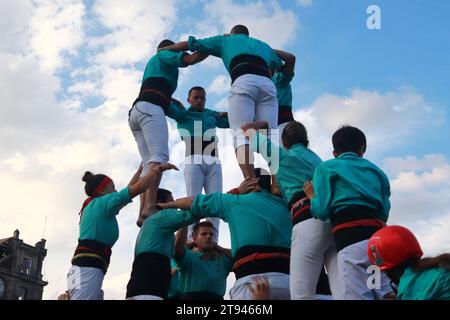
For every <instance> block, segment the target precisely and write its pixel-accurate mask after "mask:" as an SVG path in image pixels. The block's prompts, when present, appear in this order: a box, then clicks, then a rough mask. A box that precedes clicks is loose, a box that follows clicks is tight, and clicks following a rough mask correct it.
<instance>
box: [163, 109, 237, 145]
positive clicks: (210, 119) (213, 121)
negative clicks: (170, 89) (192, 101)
mask: <svg viewBox="0 0 450 320" xmlns="http://www.w3.org/2000/svg"><path fill="white" fill-rule="evenodd" d="M167 116H168V117H169V118H172V119H174V120H175V121H176V122H177V128H178V131H179V132H180V136H181V137H203V135H204V133H205V132H206V131H207V130H210V131H208V133H207V135H208V138H209V137H216V131H215V129H216V127H217V128H229V127H230V124H229V123H228V117H219V112H217V111H214V110H211V109H206V108H205V109H204V110H203V111H197V110H196V109H195V108H194V107H192V106H190V107H189V108H188V109H187V110H185V109H181V108H179V107H177V106H176V105H175V104H173V103H171V104H170V106H169V110H168V112H167ZM215 139H217V138H215Z"/></svg>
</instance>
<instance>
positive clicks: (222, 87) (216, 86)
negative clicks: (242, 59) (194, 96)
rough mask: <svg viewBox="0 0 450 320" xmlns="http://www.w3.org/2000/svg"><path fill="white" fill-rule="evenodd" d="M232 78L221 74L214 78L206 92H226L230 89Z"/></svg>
mask: <svg viewBox="0 0 450 320" xmlns="http://www.w3.org/2000/svg"><path fill="white" fill-rule="evenodd" d="M230 86H231V80H230V77H229V76H225V75H219V76H217V77H215V78H214V80H213V81H212V82H211V84H210V85H209V87H208V88H207V89H206V92H207V93H208V94H209V93H215V94H224V93H227V92H228V91H229V90H230Z"/></svg>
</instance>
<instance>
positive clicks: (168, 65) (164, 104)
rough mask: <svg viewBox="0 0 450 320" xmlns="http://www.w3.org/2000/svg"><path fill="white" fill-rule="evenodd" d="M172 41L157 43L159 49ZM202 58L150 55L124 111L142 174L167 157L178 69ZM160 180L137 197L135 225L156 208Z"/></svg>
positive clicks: (182, 54)
mask: <svg viewBox="0 0 450 320" xmlns="http://www.w3.org/2000/svg"><path fill="white" fill-rule="evenodd" d="M172 43H173V42H172V41H170V40H168V39H166V40H163V41H161V42H160V44H159V45H158V48H162V47H164V46H167V45H169V44H172ZM205 58H206V55H202V54H199V53H194V54H191V55H190V54H188V53H186V52H173V51H170V50H159V51H157V53H156V54H155V55H154V56H152V57H151V58H150V60H149V61H148V62H147V66H146V67H145V71H144V75H143V77H142V84H141V89H140V91H139V95H138V97H137V98H136V100H135V101H134V102H133V106H132V108H131V110H130V112H129V114H128V124H129V126H130V129H131V132H132V134H133V136H134V139H135V140H136V144H137V147H138V151H139V154H140V156H141V159H142V162H143V164H144V169H143V171H142V175H145V174H146V172H147V171H148V170H150V169H151V168H152V167H154V166H157V165H158V164H160V163H165V162H167V161H168V159H169V147H168V129H167V121H166V116H165V115H166V113H167V110H168V108H169V105H170V103H171V98H172V94H173V93H174V92H175V90H176V88H177V84H178V74H179V71H178V69H179V68H184V67H187V66H189V65H193V64H195V63H198V62H200V61H202V60H203V59H205ZM159 183H160V180H156V181H154V183H153V184H152V185H151V186H150V188H149V189H148V191H147V192H145V193H143V194H142V195H141V197H140V208H139V217H138V220H137V225H138V226H141V225H142V222H143V221H144V219H145V218H146V217H148V216H149V215H151V214H153V213H154V212H156V211H157V208H156V198H155V197H156V194H157V191H158V186H159Z"/></svg>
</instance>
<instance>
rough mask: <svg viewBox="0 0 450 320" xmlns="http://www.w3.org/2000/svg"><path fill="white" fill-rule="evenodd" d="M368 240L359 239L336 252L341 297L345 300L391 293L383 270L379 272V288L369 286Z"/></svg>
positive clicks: (376, 298) (369, 297) (379, 296)
mask: <svg viewBox="0 0 450 320" xmlns="http://www.w3.org/2000/svg"><path fill="white" fill-rule="evenodd" d="M368 242H369V240H364V241H360V242H357V243H354V244H352V245H350V246H347V247H345V248H344V249H342V250H341V251H339V253H338V267H339V274H340V277H341V279H340V282H341V290H340V295H341V297H340V298H341V299H345V300H379V299H383V298H385V297H386V296H387V295H389V294H390V293H392V289H391V286H390V281H389V278H388V277H387V275H386V274H384V272H380V273H379V277H380V278H379V289H376V288H375V289H372V288H369V285H368V279H369V277H370V276H371V274H370V273H368V268H369V266H370V265H371V263H370V261H369V257H368V255H367V245H368Z"/></svg>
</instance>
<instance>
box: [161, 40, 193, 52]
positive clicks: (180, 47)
mask: <svg viewBox="0 0 450 320" xmlns="http://www.w3.org/2000/svg"><path fill="white" fill-rule="evenodd" d="M160 50H172V51H177V52H179V51H186V50H189V43H188V42H187V41H180V42H178V43H174V44H171V45H170V46H167V47H163V48H159V49H158V51H160Z"/></svg>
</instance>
